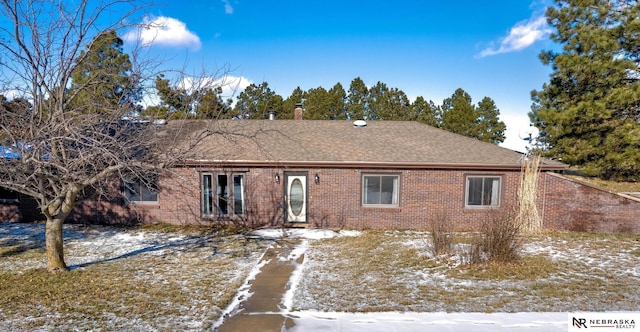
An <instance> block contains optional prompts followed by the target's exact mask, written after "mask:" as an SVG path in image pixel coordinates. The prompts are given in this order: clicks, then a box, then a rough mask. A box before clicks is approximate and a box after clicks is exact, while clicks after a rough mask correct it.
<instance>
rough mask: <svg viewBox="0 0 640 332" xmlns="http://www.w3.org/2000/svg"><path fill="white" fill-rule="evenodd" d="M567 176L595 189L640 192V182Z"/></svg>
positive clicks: (615, 191)
mask: <svg viewBox="0 0 640 332" xmlns="http://www.w3.org/2000/svg"><path fill="white" fill-rule="evenodd" d="M565 176H566V177H568V178H570V179H574V180H576V181H579V182H584V183H587V184H589V185H592V186H594V187H597V188H600V189H603V190H607V191H611V192H614V193H623V192H640V182H624V181H613V180H603V179H599V178H596V177H586V176H578V175H565Z"/></svg>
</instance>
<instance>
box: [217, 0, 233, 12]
mask: <svg viewBox="0 0 640 332" xmlns="http://www.w3.org/2000/svg"><path fill="white" fill-rule="evenodd" d="M220 1H222V3H224V13H225V14H229V15H231V14H233V7H231V4H230V3H229V0H220Z"/></svg>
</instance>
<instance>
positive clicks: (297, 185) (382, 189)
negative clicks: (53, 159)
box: [0, 120, 640, 233]
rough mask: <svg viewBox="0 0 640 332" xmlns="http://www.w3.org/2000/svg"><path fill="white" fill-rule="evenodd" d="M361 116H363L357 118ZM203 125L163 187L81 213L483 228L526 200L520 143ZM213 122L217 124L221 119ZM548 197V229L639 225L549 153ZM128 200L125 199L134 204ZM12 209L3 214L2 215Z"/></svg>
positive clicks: (99, 217) (445, 135)
mask: <svg viewBox="0 0 640 332" xmlns="http://www.w3.org/2000/svg"><path fill="white" fill-rule="evenodd" d="M358 124H359V123H358ZM167 126H176V127H182V128H187V127H188V128H189V130H188V133H189V135H186V136H185V137H186V138H185V139H187V140H188V139H190V138H193V137H197V136H198V133H200V132H202V131H203V130H208V131H210V132H211V131H213V132H218V133H220V134H214V135H210V136H206V137H204V138H203V139H201V140H200V141H199V142H198V144H197V146H196V148H195V149H193V150H192V151H191V152H190V154H189V155H188V156H186V158H183V159H182V162H181V163H180V164H178V165H176V166H175V167H174V168H172V169H170V170H168V171H167V172H166V173H164V174H162V175H161V176H160V177H159V179H158V187H157V190H150V189H148V188H146V187H145V186H135V185H129V186H127V188H128V189H127V190H125V196H126V197H127V199H126V200H124V201H122V202H120V203H121V204H118V203H116V204H114V203H113V202H103V201H92V202H86V203H83V204H81V206H80V207H79V208H78V209H77V211H76V213H75V214H74V215H72V216H71V218H72V219H75V220H78V221H85V222H86V221H93V222H102V223H111V222H114V221H117V220H119V219H125V218H134V219H136V220H140V221H142V222H167V223H175V224H204V225H209V224H211V225H213V224H220V223H223V224H224V223H232V224H241V225H250V226H280V225H285V226H294V227H330V228H341V227H345V228H356V229H367V228H396V229H428V227H429V224H430V222H431V221H433V220H437V219H443V218H445V219H446V220H447V221H449V222H451V223H453V225H455V226H454V227H455V228H456V229H459V230H469V229H476V228H477V227H478V225H479V223H480V222H481V221H482V220H483V218H486V216H487V211H488V210H495V209H498V210H500V209H503V210H504V209H508V208H510V207H513V206H514V205H515V204H516V198H517V190H518V185H519V181H520V171H521V167H522V162H523V158H525V156H524V155H523V154H521V153H518V152H515V151H512V150H509V149H505V148H501V147H499V146H497V145H494V144H489V143H484V142H480V141H477V140H474V139H470V138H467V137H464V136H461V135H457V134H453V133H450V132H447V131H444V130H440V129H437V128H433V127H430V126H427V125H424V124H420V123H417V122H407V121H370V122H368V123H366V125H364V124H361V125H355V124H354V123H353V122H350V121H320V120H314V121H309V120H217V121H187V122H184V121H173V122H170V123H169V124H167ZM211 126H213V127H211ZM540 168H541V177H540V180H539V185H538V198H537V205H538V209H539V214H540V216H541V217H542V222H543V226H544V227H545V228H549V229H558V230H574V231H594V232H637V233H640V199H638V198H634V197H632V196H626V195H618V194H613V193H609V192H605V191H602V190H599V189H596V188H593V187H589V186H586V185H583V184H580V183H577V182H575V181H572V180H570V179H568V178H566V177H564V176H562V175H561V174H559V173H561V172H562V171H563V170H565V169H566V168H567V165H564V164H562V163H558V162H555V161H552V160H543V162H542V164H541V165H540ZM124 202H126V203H124ZM0 216H1V215H0Z"/></svg>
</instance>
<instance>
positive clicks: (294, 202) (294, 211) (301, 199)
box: [284, 172, 309, 223]
mask: <svg viewBox="0 0 640 332" xmlns="http://www.w3.org/2000/svg"><path fill="white" fill-rule="evenodd" d="M308 177H309V173H307V172H285V173H284V186H285V187H284V206H285V218H286V220H285V221H286V222H287V223H306V222H307V203H308V198H307V197H308V192H309V191H308V189H307V188H308V181H307V179H308ZM292 191H293V193H292Z"/></svg>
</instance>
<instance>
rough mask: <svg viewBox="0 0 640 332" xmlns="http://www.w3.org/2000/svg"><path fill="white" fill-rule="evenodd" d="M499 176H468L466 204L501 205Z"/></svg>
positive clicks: (472, 205) (479, 205)
mask: <svg viewBox="0 0 640 332" xmlns="http://www.w3.org/2000/svg"><path fill="white" fill-rule="evenodd" d="M501 181H502V178H501V177H499V176H475V175H474V176H467V188H466V194H465V205H466V206H467V207H496V206H499V205H500V187H501Z"/></svg>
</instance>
